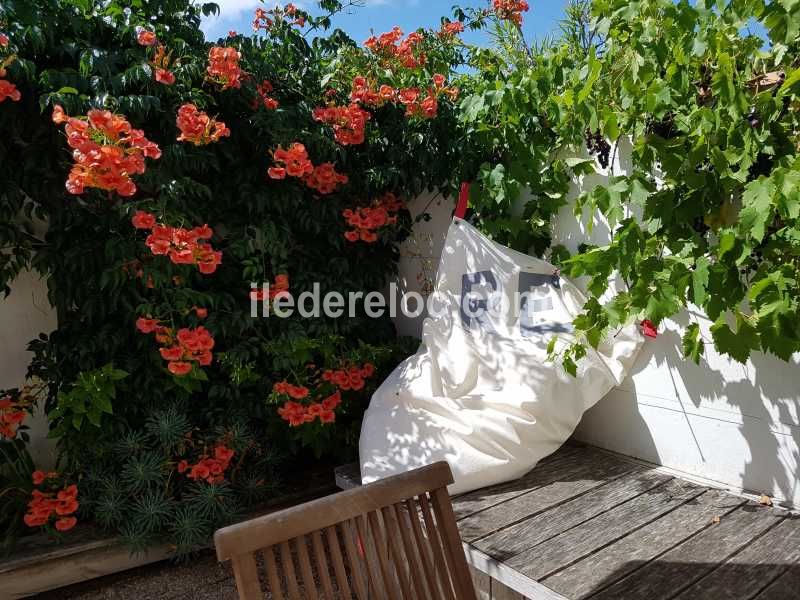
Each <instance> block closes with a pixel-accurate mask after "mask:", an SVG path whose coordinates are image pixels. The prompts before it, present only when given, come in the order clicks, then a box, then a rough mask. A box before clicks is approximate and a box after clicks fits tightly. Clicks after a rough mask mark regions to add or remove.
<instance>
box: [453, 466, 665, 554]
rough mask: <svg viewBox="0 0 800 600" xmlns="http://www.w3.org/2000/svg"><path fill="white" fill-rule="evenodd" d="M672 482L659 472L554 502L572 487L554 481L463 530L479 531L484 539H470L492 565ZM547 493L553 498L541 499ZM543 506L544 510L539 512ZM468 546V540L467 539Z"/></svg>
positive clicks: (486, 513)
mask: <svg viewBox="0 0 800 600" xmlns="http://www.w3.org/2000/svg"><path fill="white" fill-rule="evenodd" d="M671 479H672V477H670V476H668V475H661V474H659V473H653V472H647V471H644V472H642V471H639V472H633V473H630V474H628V475H626V476H624V477H622V478H620V479H616V480H614V481H611V482H610V483H606V484H605V485H601V486H599V487H595V488H594V489H592V490H591V491H589V492H587V493H585V494H582V495H580V496H577V497H573V498H572V499H570V500H566V498H565V500H566V501H564V500H556V498H558V497H559V496H560V497H562V498H563V497H564V496H567V495H568V493H569V490H570V488H572V487H574V484H575V482H555V483H553V484H552V485H551V486H546V487H545V488H542V489H541V490H540V492H537V493H534V494H527V495H525V496H521V497H520V498H516V499H514V500H510V501H508V502H505V503H503V504H502V505H500V506H497V507H494V508H491V509H489V510H487V511H484V512H483V513H479V514H477V515H475V517H482V519H481V520H480V521H478V522H477V523H475V525H474V526H473V527H472V528H470V529H467V531H468V532H469V533H470V534H472V533H474V532H481V535H483V536H485V537H479V536H473V539H475V538H478V537H479V539H476V541H474V542H473V543H474V545H475V547H477V548H478V549H480V550H483V551H484V552H486V553H487V554H489V555H490V556H492V557H494V558H496V559H497V560H503V561H507V560H508V559H510V558H511V557H513V556H515V555H517V554H519V553H520V552H523V551H525V550H527V549H529V548H533V547H534V546H536V545H537V544H541V543H542V542H544V541H546V540H548V539H550V538H551V537H555V536H556V535H558V534H560V533H563V532H564V531H567V530H568V529H571V528H572V527H575V526H576V525H579V524H581V523H583V522H584V521H588V520H589V519H591V518H593V517H595V516H597V515H598V514H600V513H602V512H605V511H607V510H609V509H611V508H613V507H614V506H617V505H618V504H622V503H623V502H625V501H627V500H630V499H631V498H633V497H635V496H638V495H639V494H643V493H645V492H647V491H649V490H652V489H654V488H656V487H658V486H660V485H663V484H665V483H666V482H667V481H670V480H671ZM548 488H551V490H552V492H554V493H551V494H550V495H548V494H546V493H545V492H546V491H547V490H548ZM542 505H545V506H543V508H541V509H540V508H539V507H542ZM546 509H549V510H546ZM529 515H534V516H529ZM467 520H468V519H465V520H464V521H462V522H461V523H462V524H463V523H465V521H467ZM498 525H499V527H498ZM506 525H507V526H506ZM504 526H505V527H504ZM500 527H504V528H503V529H500ZM498 529H500V530H499V531H498ZM487 534H488V535H487ZM467 541H470V540H469V539H468V538H467Z"/></svg>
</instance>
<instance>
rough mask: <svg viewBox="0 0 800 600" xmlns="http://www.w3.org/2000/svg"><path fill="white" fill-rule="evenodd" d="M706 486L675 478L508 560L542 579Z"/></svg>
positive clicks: (688, 497)
mask: <svg viewBox="0 0 800 600" xmlns="http://www.w3.org/2000/svg"><path fill="white" fill-rule="evenodd" d="M705 490H706V488H703V487H700V486H698V485H694V484H692V483H688V482H686V481H681V480H680V479H673V480H672V481H668V482H667V483H666V484H664V485H662V486H659V487H657V488H655V489H653V490H650V491H649V492H645V493H644V494H641V495H639V496H636V497H635V498H632V499H631V500H629V501H627V502H625V503H623V504H620V505H618V506H616V507H614V508H613V509H611V510H609V511H608V512H605V513H602V514H600V515H598V516H597V517H595V518H593V519H590V520H589V521H586V522H584V523H582V524H580V525H578V526H577V527H575V528H573V529H570V530H569V531H566V532H564V533H562V534H560V535H557V536H556V537H554V538H550V539H549V540H547V541H546V542H544V543H542V544H539V545H538V546H535V547H533V548H531V549H529V550H526V551H525V552H521V553H520V554H517V555H516V556H514V557H512V558H510V559H509V560H508V561H506V564H508V566H510V567H511V568H512V569H516V570H518V571H519V572H520V573H522V574H523V575H526V576H528V577H530V578H531V579H536V580H537V581H541V580H543V579H544V578H545V577H547V576H548V575H551V574H553V573H556V572H558V571H560V570H562V569H564V568H565V567H567V566H569V565H570V564H574V563H576V562H578V561H579V560H580V559H582V558H584V557H586V556H589V555H590V554H592V552H594V551H596V550H598V549H599V548H602V547H604V546H607V545H609V544H611V543H612V542H614V541H615V540H618V539H620V538H622V537H624V536H626V535H627V534H629V533H631V532H632V531H634V530H636V529H639V528H640V527H647V525H648V523H650V522H652V521H655V520H656V519H658V518H659V517H661V516H662V515H664V514H666V513H669V512H670V511H672V510H673V509H675V508H677V507H678V506H680V505H681V504H683V503H685V502H688V501H690V500H692V499H694V498H697V497H698V496H700V495H701V494H702V493H703V492H704V491H705Z"/></svg>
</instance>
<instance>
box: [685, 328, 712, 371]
mask: <svg viewBox="0 0 800 600" xmlns="http://www.w3.org/2000/svg"><path fill="white" fill-rule="evenodd" d="M705 349H706V345H705V343H704V342H703V340H702V338H701V337H700V326H699V325H698V324H697V323H691V324H690V325H689V327H687V328H686V333H684V334H683V356H684V357H685V358H691V359H692V360H693V361H694V363H695V364H700V357H701V356H702V355H703V352H704V351H705Z"/></svg>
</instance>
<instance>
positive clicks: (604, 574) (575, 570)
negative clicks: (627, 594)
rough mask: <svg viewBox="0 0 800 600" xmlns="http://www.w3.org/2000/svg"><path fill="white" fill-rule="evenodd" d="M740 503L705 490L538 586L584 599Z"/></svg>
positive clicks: (740, 503)
mask: <svg viewBox="0 0 800 600" xmlns="http://www.w3.org/2000/svg"><path fill="white" fill-rule="evenodd" d="M744 503H745V500H744V499H743V498H737V497H735V496H732V495H730V494H728V493H727V492H724V491H722V490H708V491H707V492H705V493H704V494H703V495H701V496H700V497H698V498H696V499H695V500H693V501H691V502H687V503H686V504H682V505H681V506H679V507H678V508H676V509H675V510H673V511H672V512H669V513H667V514H666V515H664V516H662V517H661V518H659V519H658V520H656V521H653V522H652V523H649V524H648V525H647V526H646V527H643V528H641V529H638V530H636V531H634V532H633V533H631V534H629V535H627V536H625V537H624V538H622V539H620V540H618V541H617V542H615V543H613V544H611V545H609V546H606V547H604V548H602V549H601V550H598V551H597V552H594V553H593V554H590V555H589V556H586V557H584V558H583V559H582V560H580V561H579V562H577V563H575V564H573V565H572V566H570V567H568V568H566V569H564V570H562V571H559V572H558V573H556V574H554V575H551V576H549V577H545V578H544V579H543V580H542V583H544V584H545V585H546V586H547V587H549V588H551V589H553V590H555V591H557V592H559V593H561V594H563V595H564V596H567V597H569V598H574V599H575V600H579V599H582V598H586V597H587V596H589V595H591V594H592V593H594V592H597V591H599V589H600V586H601V583H604V584H605V585H606V586H607V585H611V584H613V583H614V582H615V581H616V580H618V579H622V578H623V577H625V576H626V575H628V574H629V573H630V572H632V571H634V570H635V569H636V568H637V566H639V565H642V564H644V563H646V562H648V561H650V560H652V559H653V558H655V557H656V556H658V555H660V554H662V553H664V552H667V551H668V550H669V549H671V548H673V547H674V546H676V545H677V544H679V543H680V542H682V541H684V540H685V539H687V538H689V537H690V536H692V535H694V534H696V533H697V532H698V531H700V530H702V529H704V528H706V527H710V526H712V521H713V519H714V518H715V517H720V518H721V519H724V518H725V515H726V514H727V513H729V512H730V511H732V510H734V509H736V508H737V507H739V506H741V505H742V504H744ZM614 512H616V511H614ZM611 514H613V512H612V513H611ZM594 520H595V521H596V520H597V519H594ZM591 522H592V521H589V523H591ZM559 537H561V536H559ZM554 539H556V540H557V539H559V538H554ZM548 543H549V542H548ZM543 545H544V544H543ZM612 576H613V577H612ZM614 577H615V578H616V579H614Z"/></svg>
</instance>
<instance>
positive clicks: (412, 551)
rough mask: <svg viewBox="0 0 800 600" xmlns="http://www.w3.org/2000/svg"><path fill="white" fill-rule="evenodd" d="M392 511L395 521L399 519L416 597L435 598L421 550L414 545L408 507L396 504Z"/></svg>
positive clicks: (399, 527)
mask: <svg viewBox="0 0 800 600" xmlns="http://www.w3.org/2000/svg"><path fill="white" fill-rule="evenodd" d="M392 510H393V511H394V515H395V519H397V523H398V526H397V528H398V529H399V531H400V539H401V540H402V541H403V548H404V549H405V553H406V558H407V559H408V571H409V575H410V577H411V585H412V586H413V587H414V591H415V592H416V596H417V598H418V600H425V599H426V598H433V597H434V592H433V590H434V589H435V588H429V587H428V581H427V576H426V574H425V572H424V568H423V566H422V558H421V557H420V554H419V548H418V547H417V546H416V545H415V543H414V539H413V529H412V524H411V520H410V517H409V515H408V507H407V506H406V505H405V504H395V505H393V506H392Z"/></svg>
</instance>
